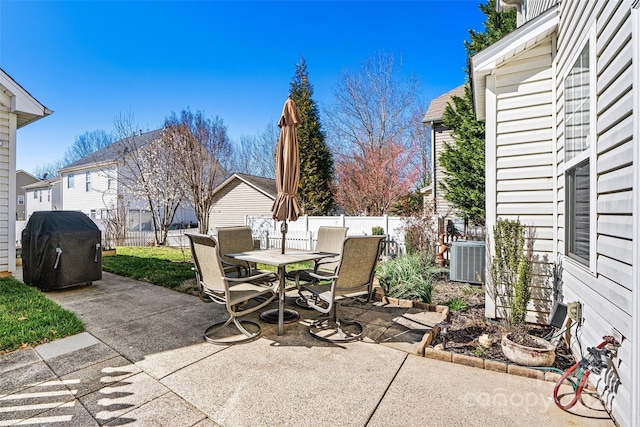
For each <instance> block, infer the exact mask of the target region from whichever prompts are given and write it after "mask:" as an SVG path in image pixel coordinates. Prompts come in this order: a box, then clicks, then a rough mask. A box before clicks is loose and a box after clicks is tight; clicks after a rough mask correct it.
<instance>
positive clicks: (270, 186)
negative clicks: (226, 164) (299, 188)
mask: <svg viewBox="0 0 640 427" xmlns="http://www.w3.org/2000/svg"><path fill="white" fill-rule="evenodd" d="M234 175H237V176H238V177H240V178H241V179H243V180H245V181H247V182H248V183H250V184H251V185H253V186H254V187H257V188H259V189H261V190H262V191H264V192H265V193H267V194H269V195H271V196H273V198H274V199H275V198H276V196H277V195H278V189H277V187H276V180H275V179H273V178H265V177H263V176H255V175H247V174H244V173H236V174H234Z"/></svg>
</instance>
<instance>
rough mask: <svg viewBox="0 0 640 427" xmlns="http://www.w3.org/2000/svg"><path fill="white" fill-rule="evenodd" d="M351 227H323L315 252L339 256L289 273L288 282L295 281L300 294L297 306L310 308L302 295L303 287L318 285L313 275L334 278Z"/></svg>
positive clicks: (319, 229) (319, 233)
mask: <svg viewBox="0 0 640 427" xmlns="http://www.w3.org/2000/svg"><path fill="white" fill-rule="evenodd" d="M348 229H349V227H329V226H322V227H320V228H318V240H317V242H316V247H315V251H317V252H332V253H336V254H338V255H336V256H333V257H327V258H322V259H320V260H318V261H316V262H315V263H314V265H313V268H307V269H301V270H292V271H290V272H288V273H287V275H286V278H287V280H290V281H294V282H295V284H296V289H298V294H299V295H300V296H299V297H298V299H297V300H296V304H298V305H299V306H301V307H308V305H307V299H306V296H305V295H304V294H303V293H302V286H303V285H308V284H310V283H316V282H317V281H318V280H317V279H316V278H315V277H313V276H311V273H315V274H316V275H322V276H332V275H334V274H335V272H336V268H337V267H338V264H339V263H340V254H341V253H342V245H343V243H344V239H345V238H346V237H347V230H348Z"/></svg>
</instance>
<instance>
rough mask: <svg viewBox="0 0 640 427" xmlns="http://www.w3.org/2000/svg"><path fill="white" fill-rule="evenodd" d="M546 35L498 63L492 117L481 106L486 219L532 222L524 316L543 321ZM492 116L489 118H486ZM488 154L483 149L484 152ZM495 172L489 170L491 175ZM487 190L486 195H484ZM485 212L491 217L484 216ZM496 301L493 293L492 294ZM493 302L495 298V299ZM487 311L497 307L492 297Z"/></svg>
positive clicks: (549, 173)
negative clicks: (491, 137)
mask: <svg viewBox="0 0 640 427" xmlns="http://www.w3.org/2000/svg"><path fill="white" fill-rule="evenodd" d="M551 61H552V40H551V39H550V38H549V39H546V40H544V41H541V42H539V43H538V44H537V45H535V46H533V47H531V48H530V49H528V50H526V51H524V52H522V53H521V54H519V55H518V56H516V57H514V58H513V59H512V60H511V61H509V62H508V63H506V64H504V65H503V66H501V67H498V69H497V72H496V73H495V87H494V88H493V90H494V93H495V97H494V98H493V99H494V100H495V107H496V108H495V110H496V111H495V119H493V117H491V118H490V117H489V110H487V127H491V129H490V130H489V131H488V134H491V133H493V132H495V146H494V147H493V148H492V149H489V148H488V149H487V153H490V152H492V151H493V150H495V154H494V155H495V159H494V160H493V161H492V162H494V164H493V170H489V169H490V167H489V164H490V163H491V162H488V167H487V180H488V181H489V180H490V179H495V188H494V189H492V190H489V189H490V188H493V187H492V186H488V187H487V192H488V194H487V202H488V203H491V204H492V206H490V207H489V206H488V207H487V225H488V230H489V233H490V232H491V230H492V229H493V226H494V225H495V223H496V221H497V219H498V218H503V219H510V220H515V219H519V220H520V222H521V223H523V224H525V225H527V226H535V227H536V241H535V245H534V250H535V264H534V267H533V269H534V279H533V289H532V299H531V302H530V304H529V313H528V319H529V320H530V321H534V322H539V323H546V322H547V319H548V317H549V313H550V310H551V299H550V295H551V293H552V285H553V284H552V280H551V279H552V276H553V274H552V271H553V264H552V259H553V238H554V237H553V221H552V218H553V211H554V186H553V182H554V179H553V178H554V168H553V162H554V151H553V139H552V138H553V95H552V93H553V92H552V88H553V83H552V73H551ZM492 119H493V120H492ZM488 155H489V154H488ZM492 174H495V175H492ZM489 191H492V195H489ZM489 215H491V217H489ZM498 301H499V299H498ZM498 303H499V302H498ZM486 308H487V315H489V316H491V317H495V316H496V315H497V314H499V313H500V312H501V310H500V307H499V306H498V307H496V306H495V305H494V303H493V302H491V303H489V304H487V305H486Z"/></svg>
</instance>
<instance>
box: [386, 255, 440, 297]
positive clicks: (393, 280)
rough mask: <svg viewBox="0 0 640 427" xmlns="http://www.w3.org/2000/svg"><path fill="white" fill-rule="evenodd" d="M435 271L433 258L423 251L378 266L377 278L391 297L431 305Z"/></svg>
mask: <svg viewBox="0 0 640 427" xmlns="http://www.w3.org/2000/svg"><path fill="white" fill-rule="evenodd" d="M434 271H435V266H434V263H433V256H432V255H431V254H430V253H428V252H426V251H423V252H415V253H413V254H409V255H405V256H400V257H397V258H394V259H390V260H388V261H385V262H383V263H380V264H378V267H377V268H376V276H377V277H378V279H379V280H380V286H382V288H383V289H384V291H385V293H386V295H388V296H390V297H393V298H401V299H409V300H418V301H422V302H426V303H431V290H432V285H433V280H434V279H433V277H434Z"/></svg>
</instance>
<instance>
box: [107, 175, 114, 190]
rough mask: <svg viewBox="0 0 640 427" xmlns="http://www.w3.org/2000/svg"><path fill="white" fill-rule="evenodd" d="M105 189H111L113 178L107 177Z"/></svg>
mask: <svg viewBox="0 0 640 427" xmlns="http://www.w3.org/2000/svg"><path fill="white" fill-rule="evenodd" d="M107 190H113V178H111V177H109V178H107Z"/></svg>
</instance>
